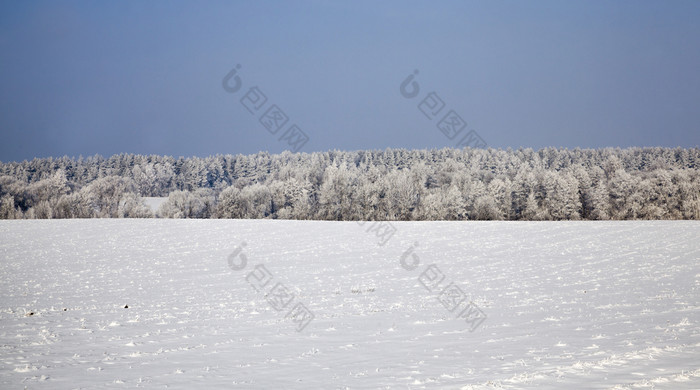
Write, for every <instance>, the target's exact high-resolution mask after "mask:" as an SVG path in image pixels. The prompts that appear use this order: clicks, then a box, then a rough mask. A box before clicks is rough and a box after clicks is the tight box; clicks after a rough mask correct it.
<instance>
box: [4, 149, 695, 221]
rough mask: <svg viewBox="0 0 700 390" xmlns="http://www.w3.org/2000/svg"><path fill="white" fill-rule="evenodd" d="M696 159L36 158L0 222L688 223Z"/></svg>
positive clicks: (336, 154)
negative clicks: (153, 201) (155, 200)
mask: <svg viewBox="0 0 700 390" xmlns="http://www.w3.org/2000/svg"><path fill="white" fill-rule="evenodd" d="M699 164H700V149H698V148H689V149H688V148H685V149H684V148H675V149H671V148H629V149H613V148H606V149H573V150H569V149H557V148H545V149H541V150H538V151H535V150H532V149H518V150H511V149H507V150H500V149H470V148H465V149H449V148H448V149H439V150H438V149H433V150H403V149H386V150H383V151H376V150H371V151H352V152H346V151H328V152H317V153H290V152H284V153H281V154H269V153H267V152H261V153H257V154H254V155H235V156H234V155H217V156H212V157H205V158H199V157H190V158H183V157H180V158H174V157H170V156H158V155H148V156H146V155H134V154H120V155H115V156H112V157H109V158H104V157H101V156H91V157H87V158H83V157H80V158H70V157H61V158H36V159H33V160H31V161H23V162H5V163H0V218H3V219H34V218H42V219H49V218H151V217H160V218H270V219H304V220H311V219H313V220H335V221H340V220H344V221H348V220H390V221H393V220H401V221H408V220H632V219H696V220H697V219H700V170H699ZM144 197H167V200H166V201H165V202H164V203H163V204H162V205H161V206H160V208H159V209H158V210H155V211H154V210H151V209H150V208H149V207H148V206H147V205H146V204H145V203H144V199H143V198H144Z"/></svg>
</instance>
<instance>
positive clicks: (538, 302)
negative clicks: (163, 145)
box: [0, 219, 700, 389]
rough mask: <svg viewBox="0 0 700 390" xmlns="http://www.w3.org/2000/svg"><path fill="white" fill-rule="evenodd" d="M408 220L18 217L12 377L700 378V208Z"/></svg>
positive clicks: (8, 301)
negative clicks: (434, 273)
mask: <svg viewBox="0 0 700 390" xmlns="http://www.w3.org/2000/svg"><path fill="white" fill-rule="evenodd" d="M392 225H393V227H395V229H396V231H395V234H394V235H393V236H392V237H391V238H390V240H389V241H388V242H386V243H385V244H384V245H380V240H379V239H378V238H377V236H376V234H375V232H374V231H373V230H372V227H371V223H366V224H365V225H360V224H358V223H356V222H309V221H271V220H254V221H253V220H162V219H155V220H154V219H151V220H136V219H127V220H116V219H102V220H99V219H96V220H49V221H39V220H22V221H2V222H0V304H1V307H0V388H3V389H16V388H24V387H25V386H26V388H29V389H73V388H133V387H145V388H155V389H160V388H166V387H167V388H169V389H192V388H245V389H253V388H266V389H272V388H274V389H280V388H286V389H315V388H319V389H321V388H323V389H394V388H397V389H423V388H430V389H437V388H449V389H490V388H504V389H522V388H532V389H535V388H537V389H563V388H566V389H574V388H577V389H581V388H586V389H610V388H614V389H633V388H634V389H637V388H642V389H644V388H647V389H652V388H653V389H700V308H699V307H698V303H699V301H700V267H699V265H700V261H699V258H700V223H698V222H692V221H660V222H650V221H644V222H639V221H633V222H403V223H402V222H394V223H392ZM368 230H370V231H369V232H368ZM244 243H245V246H243V244H244ZM416 244H417V245H416ZM409 248H413V252H412V253H406V251H407V250H408V249H409ZM236 249H238V252H237V256H238V257H235V256H234V257H232V259H234V260H235V259H238V260H235V261H234V262H233V263H232V264H234V266H235V267H236V268H241V269H233V268H232V267H230V266H229V263H228V261H227V259H228V256H229V255H230V254H232V253H233V252H234V251H235V250H236ZM240 255H243V256H244V257H245V258H246V259H247V263H243V260H241V259H242V257H240ZM402 255H403V258H404V264H407V263H409V264H418V266H417V268H415V269H413V270H407V269H405V268H404V267H402V264H401V259H402ZM413 255H415V256H413ZM431 264H435V266H436V267H437V269H439V270H440V271H442V273H444V275H445V279H444V280H443V283H444V285H445V286H446V285H448V284H449V283H454V285H455V286H458V287H459V288H460V289H461V290H462V291H463V292H464V294H465V295H466V298H465V301H464V304H465V305H466V304H468V303H469V302H471V303H472V305H475V307H478V308H479V309H481V310H482V311H483V313H484V314H485V315H486V319H485V320H484V321H483V322H482V323H481V324H480V325H479V326H478V327H477V328H476V329H474V330H473V331H470V330H471V329H470V324H469V323H467V322H465V321H464V320H460V319H458V318H456V317H457V315H458V314H459V313H458V312H459V311H460V310H461V309H459V308H458V309H455V310H454V311H452V312H451V311H450V310H449V308H448V307H446V306H445V305H443V303H441V301H439V300H438V297H439V291H438V290H435V291H437V292H435V291H434V292H430V291H428V289H427V288H426V287H424V285H423V283H422V282H421V281H420V280H419V276H421V274H423V273H424V271H425V270H426V268H427V267H428V266H429V265H431ZM261 266H263V267H264V268H263V267H261ZM409 268H410V267H409ZM264 270H267V271H268V273H267V276H266V277H267V278H268V279H265V277H263V273H262V272H263V271H264ZM263 280H264V281H267V282H269V283H268V284H266V285H264V286H263V284H264V283H263ZM275 286H277V288H282V289H285V290H284V291H286V292H287V293H288V294H293V296H292V300H291V302H290V303H288V304H287V306H285V307H281V306H284V305H283V304H282V303H278V307H277V308H278V309H280V310H279V311H278V310H277V309H276V308H275V307H273V304H271V303H270V302H277V301H274V300H273V295H274V294H272V293H271V292H270V291H273V288H275ZM279 286H281V287H279ZM443 287H444V286H443ZM440 288H442V287H440ZM256 289H257V290H256ZM277 291H279V290H277ZM288 296H291V295H283V297H288ZM280 302H287V300H286V298H284V299H282V301H280ZM298 303H300V304H303V305H304V307H306V308H308V309H309V311H310V313H312V314H313V316H314V317H313V319H312V320H311V321H310V322H308V323H307V325H306V327H304V328H303V329H302V330H301V331H297V330H298V329H299V325H300V324H299V323H298V322H297V321H296V320H297V319H299V318H306V319H308V318H310V317H295V316H294V315H290V314H289V312H290V309H291V308H292V307H293V306H295V305H296V304H298ZM125 305H128V308H125ZM29 313H34V314H33V315H29Z"/></svg>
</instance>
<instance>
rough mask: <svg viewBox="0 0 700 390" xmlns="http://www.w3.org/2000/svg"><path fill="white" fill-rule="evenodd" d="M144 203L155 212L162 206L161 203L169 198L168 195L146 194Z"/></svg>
mask: <svg viewBox="0 0 700 390" xmlns="http://www.w3.org/2000/svg"><path fill="white" fill-rule="evenodd" d="M142 199H143V203H145V204H146V206H148V208H149V209H151V211H152V212H153V214H155V213H156V211H158V208H160V205H162V204H163V203H165V201H167V200H168V197H167V196H161V197H155V196H144V197H142Z"/></svg>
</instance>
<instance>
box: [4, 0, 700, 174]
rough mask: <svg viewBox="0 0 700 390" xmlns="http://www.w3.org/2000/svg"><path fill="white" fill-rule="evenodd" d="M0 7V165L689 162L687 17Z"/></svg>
mask: <svg viewBox="0 0 700 390" xmlns="http://www.w3.org/2000/svg"><path fill="white" fill-rule="evenodd" d="M0 4H1V5H0V69H2V71H1V72H0V132H1V136H2V142H0V160H2V161H13V160H23V159H31V158H33V157H48V156H55V157H58V156H63V155H69V156H78V155H83V156H87V155H93V154H101V155H103V156H109V155H112V154H116V153H122V152H126V153H141V154H168V155H174V156H193V155H196V156H207V155H212V154H218V153H222V154H228V153H231V154H237V153H245V154H247V153H255V152H258V151H263V150H266V151H269V152H271V153H278V152H281V151H283V150H290V149H292V150H293V149H296V148H300V149H299V150H300V151H305V152H311V151H325V150H329V149H342V150H356V149H384V148H387V147H391V148H441V147H447V146H455V145H456V144H457V143H458V142H459V141H460V138H461V137H462V136H463V135H464V134H466V133H467V132H468V131H470V130H475V131H476V132H477V133H478V134H479V135H480V136H481V137H482V138H483V140H484V141H485V142H486V143H487V144H488V146H491V147H496V148H507V147H512V148H518V147H521V146H522V147H532V148H541V147H545V146H562V147H568V148H574V147H582V148H597V147H606V146H619V147H628V146H672V147H673V146H682V147H695V146H698V145H700V130H699V128H698V123H700V106H699V103H700V71H699V69H700V23H698V21H699V20H700V1H639V0H635V1H581V2H574V1H527V2H526V1H517V2H516V1H436V2H430V1H343V2H337V1H238V2H236V1H225V2H214V1H206V2H196V3H195V2H179V1H124V2H122V1H118V2H117V1H109V2H108V1H85V2H83V1H31V2H24V1H9V2H5V1H3V2H0ZM236 65H240V68H239V69H237V70H236V76H238V77H239V78H240V81H241V87H240V89H239V90H237V91H235V92H227V91H226V90H225V89H224V87H223V84H222V80H223V78H224V76H226V75H227V74H228V73H229V71H231V70H232V69H234V67H235V66H236ZM415 70H418V71H419V72H418V74H417V76H415V78H414V80H413V81H415V82H416V83H417V84H411V83H408V84H407V86H408V87H407V88H408V89H409V90H410V91H409V92H413V89H415V88H414V87H415V86H416V85H417V86H418V87H419V90H418V91H416V92H417V93H414V94H411V93H405V94H402V93H401V92H400V85H401V83H402V82H403V81H404V80H406V78H407V77H408V76H409V75H411V74H413V72H414V71H415ZM229 81H230V83H229V84H228V85H229V87H231V86H235V85H234V84H235V78H232V79H231V80H229ZM253 87H257V89H256V90H253V92H251V88H253ZM251 93H262V94H263V95H264V96H265V97H266V99H264V98H262V97H261V95H258V96H259V97H260V99H259V100H258V101H257V103H253V100H254V99H253V97H254V96H253V95H251ZM431 93H434V94H431ZM404 95H408V96H411V95H415V96H414V97H411V98H407V97H405V96H404ZM437 99H439V100H437ZM244 103H245V104H244ZM246 105H247V106H246ZM419 106H420V107H419ZM421 108H422V109H423V110H421ZM256 109H257V111H256ZM249 110H250V112H249ZM268 110H272V111H268ZM276 110H279V111H281V112H282V113H283V114H284V115H285V116H286V117H287V118H288V120H287V121H286V122H285V123H284V125H283V126H281V127H280V130H279V131H276V126H277V125H281V124H282V123H281V122H283V120H280V121H272V122H271V121H270V120H269V116H265V114H266V113H267V114H269V113H271V112H276ZM279 111H278V112H279ZM424 111H425V112H426V113H427V115H426V113H424ZM431 111H435V113H432V112H431ZM450 111H452V112H453V113H455V114H457V115H459V117H461V118H462V120H463V121H464V122H466V125H463V124H460V122H452V127H449V128H448V130H447V131H446V132H447V133H449V134H448V135H450V136H451V138H452V139H450V137H448V135H445V134H443V133H442V132H441V130H440V129H439V127H438V126H439V125H440V123H441V122H440V121H441V120H442V118H444V117H445V116H446V115H448V113H449V112H450ZM251 112H252V113H251ZM450 117H451V118H452V117H453V116H450ZM261 118H262V120H261ZM266 118H267V119H266ZM278 118H283V117H280V116H278ZM265 124H267V125H268V126H271V131H268V129H267V128H266V127H265ZM292 125H296V127H295V131H296V133H295V134H297V135H299V134H301V133H300V132H299V131H301V132H303V133H304V134H306V135H307V136H308V142H306V143H305V144H303V145H302V144H301V142H296V143H292V142H291V140H292V138H290V137H287V138H285V135H284V134H287V135H289V134H291V133H288V131H289V128H290V127H291V126H292ZM459 128H461V129H462V131H461V132H457V130H459ZM443 129H445V128H444V127H443ZM275 131H276V133H275V134H272V132H275ZM450 131H452V133H450ZM454 133H458V134H456V135H455V134H454ZM280 138H282V139H281V140H280ZM299 139H300V138H298V139H296V140H297V141H299ZM290 144H291V145H290Z"/></svg>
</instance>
